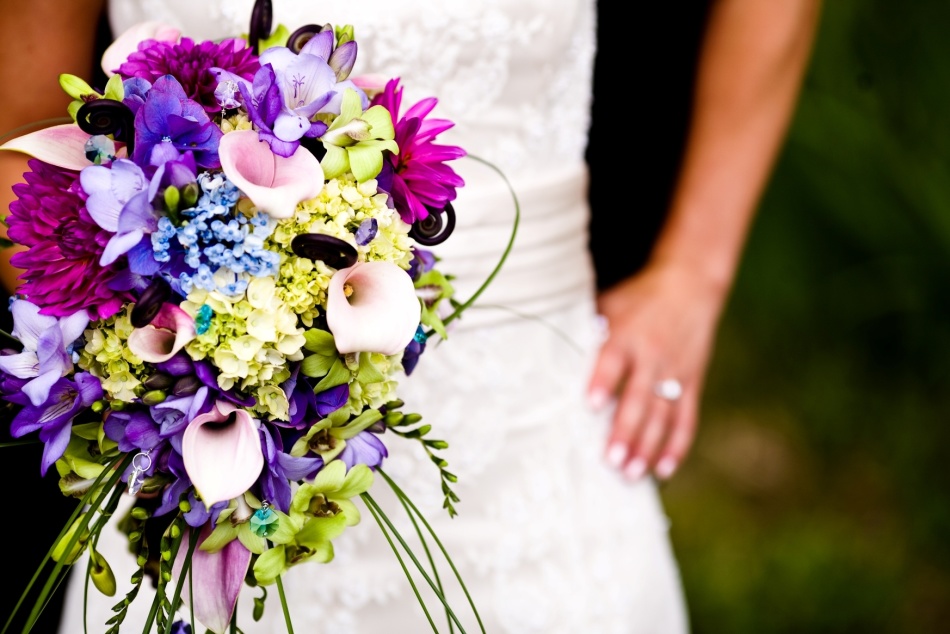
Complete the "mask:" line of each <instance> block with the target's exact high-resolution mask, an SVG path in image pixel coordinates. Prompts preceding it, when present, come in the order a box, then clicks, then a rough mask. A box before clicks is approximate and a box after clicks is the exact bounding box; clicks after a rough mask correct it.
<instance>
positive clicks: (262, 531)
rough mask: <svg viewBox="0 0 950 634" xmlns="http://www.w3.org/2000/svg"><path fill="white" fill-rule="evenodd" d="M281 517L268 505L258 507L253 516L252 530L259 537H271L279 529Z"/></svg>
mask: <svg viewBox="0 0 950 634" xmlns="http://www.w3.org/2000/svg"><path fill="white" fill-rule="evenodd" d="M279 520H280V518H279V517H277V513H275V512H274V511H272V510H270V509H269V508H267V507H264V508H261V509H257V510H256V511H254V515H252V516H251V532H253V533H254V534H255V535H257V536H258V537H270V536H271V535H273V534H274V532H275V531H276V530H277V525H278V524H279Z"/></svg>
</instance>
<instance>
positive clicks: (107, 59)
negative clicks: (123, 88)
mask: <svg viewBox="0 0 950 634" xmlns="http://www.w3.org/2000/svg"><path fill="white" fill-rule="evenodd" d="M179 39H181V31H180V30H178V29H176V28H175V27H173V26H171V25H168V24H164V23H162V22H153V21H149V22H139V23H138V24H133V25H132V26H131V27H129V28H128V29H127V30H126V31H125V32H124V33H122V35H120V36H119V37H117V38H116V39H115V41H114V42H112V44H110V45H109V48H107V49H106V50H105V53H103V54H102V70H103V71H104V72H105V74H106V77H112V75H114V74H115V71H116V69H117V68H119V66H121V65H122V64H123V63H124V62H125V61H126V60H127V59H129V55H131V54H132V53H134V52H135V51H136V50H138V46H139V43H140V42H144V41H145V40H157V41H159V42H177V41H178V40H179Z"/></svg>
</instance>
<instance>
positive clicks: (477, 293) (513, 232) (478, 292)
mask: <svg viewBox="0 0 950 634" xmlns="http://www.w3.org/2000/svg"><path fill="white" fill-rule="evenodd" d="M469 158H471V159H472V160H475V161H478V162H479V163H482V164H483V165H486V166H488V167H490V168H491V169H493V170H495V172H497V173H498V175H499V176H501V178H502V180H504V181H505V185H506V186H507V187H508V191H509V192H510V193H511V199H512V201H514V204H515V221H514V224H513V225H512V227H511V237H510V238H509V239H508V244H507V246H505V250H504V251H503V252H502V254H501V258H500V259H499V260H498V264H496V265H495V268H494V269H492V272H491V273H490V274H489V275H488V277H487V278H486V279H485V281H484V282H482V285H481V286H479V287H478V289H477V290H476V291H475V292H474V293H472V296H471V297H469V298H468V299H467V300H465V301H464V302H463V303H462V304H461V305H460V306H459V307H458V308H456V309H455V310H454V311H452V313H451V314H450V315H449V316H448V317H446V318H445V319H444V320H442V324H443V325H445V326H448V325H449V324H450V323H451V322H453V321H455V320H456V319H458V318H459V317H461V316H462V313H464V312H465V311H466V310H468V307H469V306H471V305H472V304H474V303H475V301H476V300H477V299H478V298H479V297H481V295H482V293H484V292H485V289H487V288H488V286H489V285H490V284H491V283H492V282H493V281H495V278H496V277H497V276H498V273H499V272H500V271H501V267H502V266H503V265H504V264H505V262H506V261H507V260H508V255H509V254H510V253H511V249H512V248H514V246H515V236H517V235H518V225H520V224H521V203H520V202H518V195H517V194H515V189H514V187H512V186H511V182H510V181H509V180H508V177H507V176H505V174H504V172H502V171H501V170H500V169H498V167H497V166H495V165H494V164H493V163H490V162H488V161H486V160H485V159H483V158H479V157H477V156H472V155H471V154H470V155H469ZM433 332H434V331H433V330H429V332H427V333H426V336H427V337H430V336H432V333H433Z"/></svg>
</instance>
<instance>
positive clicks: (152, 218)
mask: <svg viewBox="0 0 950 634" xmlns="http://www.w3.org/2000/svg"><path fill="white" fill-rule="evenodd" d="M162 168H164V165H163V166H162ZM164 171H165V170H164V169H161V172H162V174H164ZM79 180H80V183H82V188H83V190H84V191H85V192H86V193H87V194H89V199H88V200H87V201H86V209H87V210H88V211H89V215H90V216H92V219H93V220H95V221H96V224H98V225H99V226H100V227H102V228H103V229H105V230H106V231H111V232H112V233H113V234H114V235H113V236H112V238H110V239H109V242H108V244H106V248H105V250H104V251H103V252H102V257H101V258H100V259H99V264H101V265H102V266H108V265H110V264H112V263H113V262H115V261H116V260H117V259H118V258H119V256H121V255H124V254H126V253H128V252H129V251H131V250H132V249H133V248H134V247H135V246H137V245H138V244H139V243H140V242H142V238H144V237H145V236H146V235H147V234H150V233H152V232H154V231H155V230H156V229H157V228H158V217H157V216H156V215H155V210H154V209H153V208H152V203H151V201H152V199H153V198H155V195H156V194H157V188H158V184H159V183H160V182H161V176H159V178H157V179H155V178H153V179H152V182H150V181H149V180H147V179H146V178H145V172H143V171H142V169H141V168H140V167H139V166H138V165H136V164H135V163H133V162H132V161H130V160H128V159H118V160H116V161H114V162H113V163H112V166H111V168H108V167H103V166H101V165H93V166H91V167H87V168H86V169H84V170H83V171H82V172H81V173H80V174H79Z"/></svg>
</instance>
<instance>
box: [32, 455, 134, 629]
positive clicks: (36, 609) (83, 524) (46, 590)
mask: <svg viewBox="0 0 950 634" xmlns="http://www.w3.org/2000/svg"><path fill="white" fill-rule="evenodd" d="M132 457H133V456H132V454H131V453H129V454H126V455H125V457H124V459H122V461H121V462H120V463H119V466H118V468H117V469H116V470H115V472H114V473H113V474H112V477H110V478H109V480H108V481H107V482H106V485H105V487H103V490H102V493H100V494H99V496H98V497H97V498H96V499H95V501H93V503H92V504H91V505H90V506H89V510H88V512H87V513H86V516H85V517H84V518H83V519H82V521H80V522H79V526H78V527H77V528H76V531H75V532H74V533H73V536H72V537H71V538H70V540H69V543H68V544H67V545H66V548H65V550H64V551H63V552H64V554H69V553H71V552H72V550H73V548H75V546H76V544H77V543H78V541H79V538H80V537H82V534H83V533H84V532H85V530H86V528H87V527H88V526H89V522H90V520H91V519H92V516H93V515H94V514H95V513H96V511H98V510H99V508H100V507H101V506H102V502H103V500H105V498H106V496H107V495H109V494H110V493H112V490H113V488H115V487H116V483H118V482H119V480H120V479H121V478H122V474H123V473H124V472H125V468H126V467H127V466H128V465H129V463H131V461H132ZM106 472H107V471H103V473H106ZM101 475H102V474H100V476H101ZM90 490H93V489H90ZM69 565H72V564H69ZM64 567H67V564H66V557H65V556H64V557H63V558H62V559H61V560H60V561H57V562H56V565H55V566H53V572H51V573H50V576H49V579H47V580H46V584H45V585H44V586H43V589H42V590H41V591H40V596H39V597H38V598H37V599H36V602H35V603H34V604H33V609H32V610H31V611H30V616H29V617H27V621H26V625H24V626H23V634H27V633H28V632H30V631H31V630H32V629H33V625H35V624H36V619H38V618H39V615H40V613H41V612H42V611H43V607H44V605H45V603H46V599H47V597H48V596H49V595H50V592H51V591H52V589H53V585H54V583H55V580H56V578H57V577H58V576H59V573H60V571H61V570H63V568H64Z"/></svg>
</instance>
